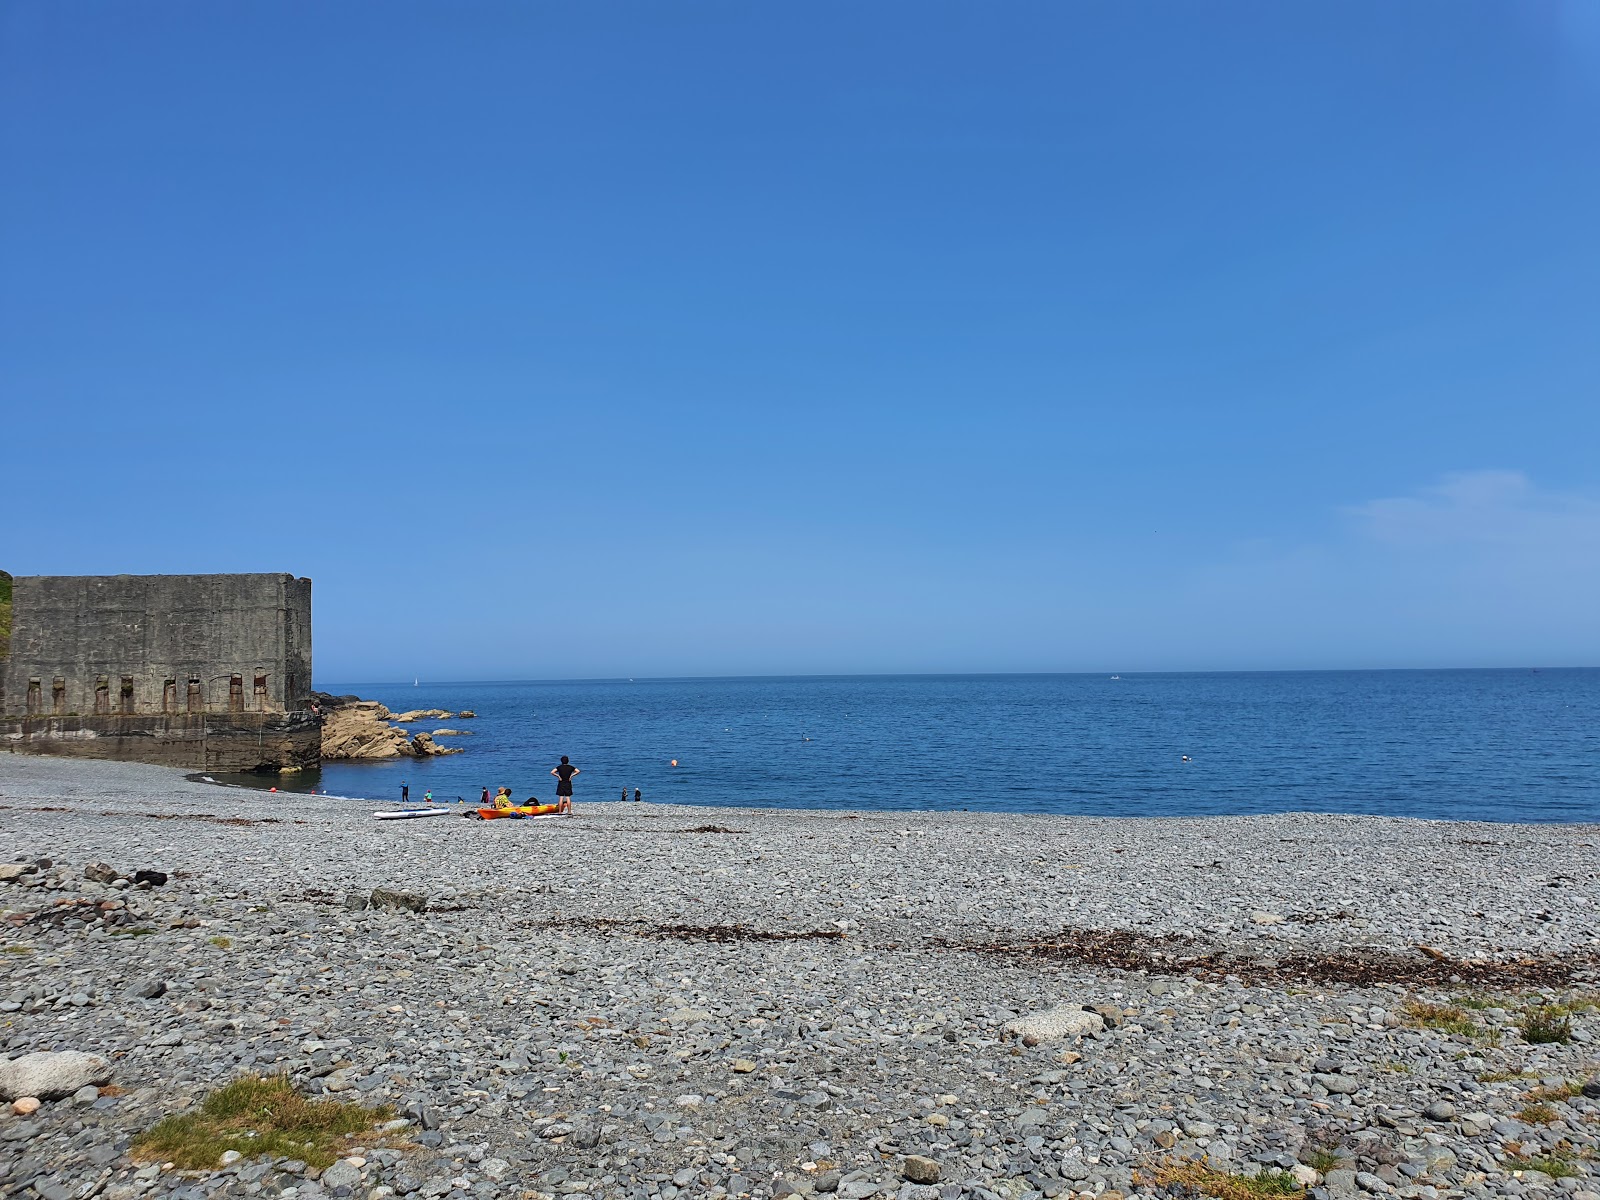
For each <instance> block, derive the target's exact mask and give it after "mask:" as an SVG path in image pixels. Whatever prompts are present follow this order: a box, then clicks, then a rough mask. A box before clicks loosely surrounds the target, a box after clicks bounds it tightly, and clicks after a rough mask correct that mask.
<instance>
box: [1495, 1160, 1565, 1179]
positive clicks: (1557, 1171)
mask: <svg viewBox="0 0 1600 1200" xmlns="http://www.w3.org/2000/svg"><path fill="white" fill-rule="evenodd" d="M1505 1168H1506V1170H1508V1171H1543V1172H1544V1173H1545V1174H1546V1175H1548V1176H1550V1178H1551V1179H1576V1178H1577V1177H1578V1176H1579V1175H1581V1174H1583V1172H1582V1171H1580V1170H1579V1169H1578V1167H1577V1166H1576V1164H1574V1163H1573V1161H1572V1160H1571V1159H1570V1158H1558V1157H1556V1156H1555V1155H1553V1154H1546V1155H1540V1156H1539V1157H1537V1158H1523V1157H1522V1156H1521V1155H1516V1154H1514V1155H1512V1156H1511V1157H1510V1158H1507V1159H1506V1160H1505Z"/></svg>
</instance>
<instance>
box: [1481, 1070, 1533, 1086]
mask: <svg viewBox="0 0 1600 1200" xmlns="http://www.w3.org/2000/svg"><path fill="white" fill-rule="evenodd" d="M1537 1078H1539V1075H1538V1072H1536V1071H1485V1072H1484V1073H1483V1074H1482V1075H1479V1076H1478V1082H1479V1083H1512V1082H1514V1081H1515V1080H1518V1079H1537Z"/></svg>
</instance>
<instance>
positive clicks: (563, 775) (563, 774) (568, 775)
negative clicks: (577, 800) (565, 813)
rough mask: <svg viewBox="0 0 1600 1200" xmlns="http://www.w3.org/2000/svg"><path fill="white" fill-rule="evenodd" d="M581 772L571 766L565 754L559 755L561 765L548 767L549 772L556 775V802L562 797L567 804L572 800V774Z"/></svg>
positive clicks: (558, 802)
mask: <svg viewBox="0 0 1600 1200" xmlns="http://www.w3.org/2000/svg"><path fill="white" fill-rule="evenodd" d="M582 773H583V772H581V771H579V770H578V768H577V767H575V766H573V765H572V764H571V763H569V762H568V761H567V756H566V755H565V754H563V755H562V756H561V765H560V766H559V767H551V768H550V774H552V775H554V776H555V777H556V803H557V804H560V803H561V801H562V800H563V799H565V800H566V801H567V802H568V803H569V804H570V803H571V802H572V777H573V776H574V775H581V774H582Z"/></svg>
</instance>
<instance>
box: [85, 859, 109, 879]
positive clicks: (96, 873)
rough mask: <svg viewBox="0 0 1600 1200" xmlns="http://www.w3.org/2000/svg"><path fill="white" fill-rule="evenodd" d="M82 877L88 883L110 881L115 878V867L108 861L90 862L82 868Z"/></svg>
mask: <svg viewBox="0 0 1600 1200" xmlns="http://www.w3.org/2000/svg"><path fill="white" fill-rule="evenodd" d="M83 877H84V878H85V879H87V880H88V881H89V882H90V883H110V882H112V881H113V880H114V879H116V878H117V869H116V868H115V867H113V866H111V865H110V864H109V863H103V862H92V863H90V864H89V865H88V866H87V867H85V868H84V869H83Z"/></svg>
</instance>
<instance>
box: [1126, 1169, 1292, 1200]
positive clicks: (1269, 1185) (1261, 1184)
mask: <svg viewBox="0 0 1600 1200" xmlns="http://www.w3.org/2000/svg"><path fill="white" fill-rule="evenodd" d="M1155 1179H1156V1183H1157V1184H1159V1185H1160V1186H1162V1187H1167V1188H1175V1189H1179V1190H1182V1191H1186V1192H1190V1193H1195V1194H1198V1195H1202V1196H1215V1197H1216V1198H1217V1200H1265V1198H1269V1197H1279V1196H1298V1197H1304V1196H1305V1194H1306V1190H1305V1188H1303V1187H1301V1186H1300V1182H1299V1181H1298V1180H1297V1179H1295V1177H1294V1176H1293V1175H1291V1174H1289V1172H1287V1171H1263V1172H1261V1174H1259V1175H1257V1176H1256V1177H1255V1178H1254V1179H1252V1178H1249V1177H1248V1176H1245V1175H1229V1174H1228V1173H1227V1172H1226V1171H1218V1170H1216V1169H1214V1168H1212V1167H1208V1166H1206V1165H1205V1164H1204V1163H1197V1162H1185V1163H1169V1164H1168V1165H1167V1166H1164V1167H1161V1168H1159V1169H1158V1170H1157V1171H1156V1174H1155Z"/></svg>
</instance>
